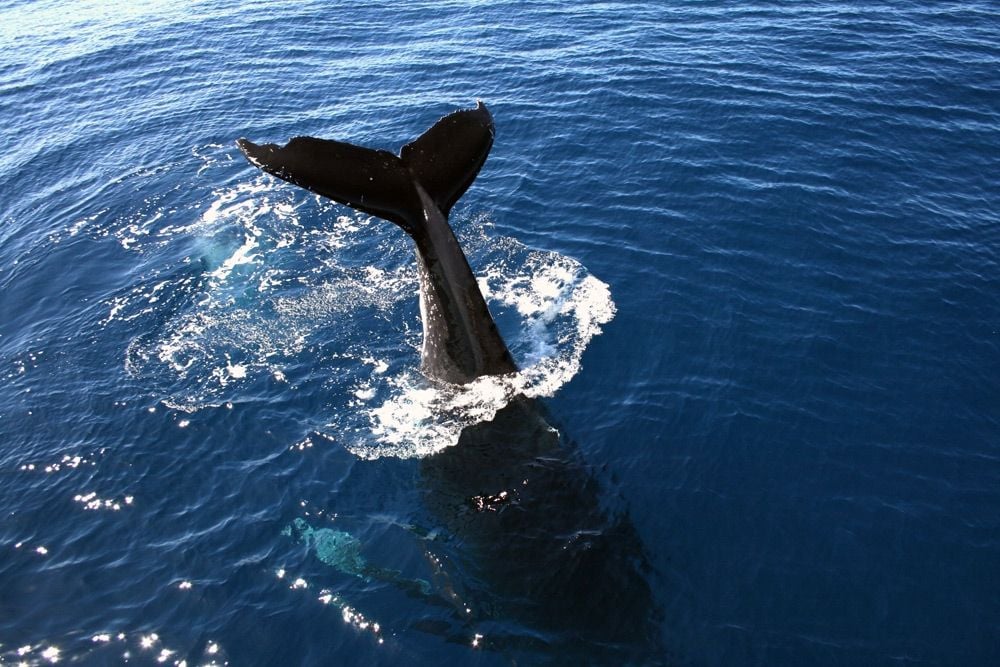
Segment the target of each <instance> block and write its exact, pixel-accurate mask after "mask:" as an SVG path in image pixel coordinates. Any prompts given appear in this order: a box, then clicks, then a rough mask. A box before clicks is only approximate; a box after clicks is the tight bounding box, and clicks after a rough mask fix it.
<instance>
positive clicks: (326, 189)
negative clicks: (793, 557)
mask: <svg viewBox="0 0 1000 667" xmlns="http://www.w3.org/2000/svg"><path fill="white" fill-rule="evenodd" d="M493 139H494V124H493V118H492V116H491V114H490V112H489V111H488V110H487V108H486V107H485V105H484V104H482V103H481V102H479V103H478V104H477V106H476V108H474V109H463V110H459V111H455V112H453V113H450V114H448V115H446V116H444V117H443V118H441V119H440V120H438V121H437V122H436V123H435V124H434V125H433V126H432V127H431V128H430V129H429V130H427V131H426V132H425V133H423V134H422V135H421V136H420V137H418V138H417V139H416V140H414V141H412V142H411V143H409V144H407V145H405V146H404V147H403V148H402V149H401V151H400V153H399V155H395V154H393V153H390V152H388V151H383V150H374V149H369V148H364V147H361V146H356V145H353V144H348V143H344V142H340V141H332V140H328V139H318V138H313V137H296V138H294V139H291V140H290V141H289V142H288V143H287V144H286V145H284V146H277V145H275V144H264V145H257V144H254V143H252V142H250V141H248V140H246V139H239V140H238V141H237V144H238V146H239V148H240V150H241V151H242V152H243V154H244V155H245V156H246V157H247V159H248V160H249V161H250V162H251V163H252V164H254V165H255V166H257V167H259V168H260V169H262V170H264V171H265V172H267V173H270V174H272V175H274V176H277V177H278V178H280V179H283V180H285V181H288V182H291V183H293V184H295V185H297V186H300V187H303V188H306V189H308V190H310V191H312V192H315V193H317V194H319V195H321V196H323V197H327V198H329V199H332V200H334V201H336V202H339V203H341V204H345V205H347V206H349V207H351V208H354V209H356V210H358V211H361V212H364V213H367V214H370V215H374V216H377V217H379V218H383V219H385V220H388V221H390V222H393V223H395V224H396V225H398V226H399V227H400V228H401V229H402V230H403V231H404V232H406V234H408V235H409V236H410V237H411V238H412V239H413V241H414V243H415V246H416V256H417V268H418V271H419V277H420V281H419V282H420V291H419V298H420V312H421V319H422V323H423V345H422V348H421V371H422V372H423V374H424V375H426V376H427V377H428V378H429V379H430V380H431V381H432V382H438V383H448V384H452V385H461V384H465V383H468V382H471V381H472V380H474V379H476V378H477V377H480V376H483V375H503V374H510V373H516V372H517V370H518V369H517V365H516V364H515V362H514V360H513V358H512V357H511V354H510V352H509V351H508V349H507V345H506V344H505V342H504V340H503V338H502V336H501V335H500V332H499V331H498V329H497V326H496V324H495V323H494V321H493V318H492V316H491V315H490V311H489V308H488V307H487V305H486V301H485V299H484V298H483V295H482V293H481V292H480V290H479V286H478V283H477V281H476V278H475V274H474V273H473V271H472V269H471V267H470V265H469V262H468V260H467V259H466V256H465V254H464V252H463V251H462V248H461V246H460V245H459V243H458V240H457V239H456V237H455V234H454V232H453V231H452V229H451V227H450V225H449V223H448V213H449V211H450V210H451V208H452V207H453V206H454V204H455V203H456V202H457V201H458V199H459V198H460V197H461V196H462V195H463V194H464V193H465V191H466V190H467V189H468V188H469V186H470V185H471V184H472V182H473V180H474V179H475V178H476V176H477V175H478V173H479V170H480V168H481V167H482V165H483V163H484V162H485V160H486V157H487V156H488V154H489V151H490V148H491V147H492V145H493ZM420 476H421V480H422V482H423V487H422V495H423V498H424V504H425V506H426V509H427V510H428V511H429V512H430V513H431V514H432V515H433V517H435V520H436V521H437V522H438V523H439V524H440V526H439V527H440V528H441V529H442V531H443V532H444V533H445V534H446V535H447V538H446V540H445V541H446V542H447V544H448V545H449V548H453V549H454V551H453V553H452V554H451V556H452V557H451V558H450V559H447V560H449V561H452V562H453V561H458V562H453V564H454V567H455V571H453V572H450V573H444V572H440V573H439V574H438V575H436V576H435V584H436V588H437V589H438V590H437V593H435V595H436V596H437V597H438V598H439V599H440V600H443V601H445V602H446V603H447V604H449V605H451V606H452V607H454V614H453V615H452V618H453V621H454V622H453V623H452V624H451V625H450V627H449V628H437V629H435V630H434V632H435V633H438V634H441V635H443V636H445V637H447V638H448V639H449V640H454V641H468V640H469V638H470V637H475V641H474V642H473V643H474V645H476V646H479V647H486V648H492V649H493V650H496V651H499V652H501V653H503V654H508V653H510V652H513V653H514V654H517V653H518V652H519V651H522V650H527V651H530V652H536V651H542V652H544V653H546V654H548V655H549V657H550V659H555V660H556V661H557V662H558V661H561V660H569V659H572V658H571V656H574V655H575V656H576V657H577V659H578V660H584V661H585V662H588V663H594V662H608V663H613V664H623V662H624V663H641V664H656V663H659V662H660V657H661V654H660V650H659V648H658V646H659V643H660V642H659V637H658V630H657V625H658V623H657V617H658V615H659V612H658V610H657V605H656V603H655V601H654V596H653V594H652V590H651V587H650V584H649V581H648V580H649V577H650V576H651V573H652V572H651V567H650V564H649V561H648V557H647V555H646V553H645V551H644V548H643V545H642V543H641V540H640V539H639V537H638V534H637V532H636V530H635V528H634V527H633V525H632V524H631V521H630V520H629V518H628V515H627V511H625V510H624V509H620V508H619V509H614V508H613V506H614V505H615V503H614V501H613V499H610V501H609V498H608V495H609V494H606V493H602V490H601V486H602V484H601V482H600V479H599V478H600V475H598V474H596V472H595V471H594V470H592V469H591V467H590V466H588V464H587V463H586V462H585V461H584V460H583V458H582V457H581V456H580V454H579V452H578V450H577V448H576V447H575V446H573V445H572V443H570V442H567V441H566V440H565V438H564V437H563V436H562V435H561V434H560V432H559V431H558V430H556V429H555V428H553V427H552V426H550V424H549V419H548V418H547V416H546V414H545V409H544V407H543V406H542V405H540V404H539V403H538V402H537V401H535V400H532V399H528V398H525V397H523V396H518V397H516V398H514V399H513V400H511V402H510V403H509V404H508V405H507V406H506V407H504V408H503V409H501V410H500V411H499V412H498V413H497V414H496V416H495V417H494V418H493V419H492V420H491V421H488V422H483V423H479V424H475V425H473V426H469V427H466V428H465V429H464V430H463V431H462V434H461V436H460V438H459V440H458V443H457V444H455V445H454V446H451V447H447V448H445V449H444V450H442V451H441V452H438V453H436V454H433V455H431V456H427V457H425V458H423V459H422V460H421V463H420ZM436 542H437V543H441V540H440V539H438V540H434V541H430V542H429V543H428V549H434V548H435V543H436ZM432 560H433V561H434V562H440V561H441V559H438V558H434V559H432ZM355 574H357V572H355Z"/></svg>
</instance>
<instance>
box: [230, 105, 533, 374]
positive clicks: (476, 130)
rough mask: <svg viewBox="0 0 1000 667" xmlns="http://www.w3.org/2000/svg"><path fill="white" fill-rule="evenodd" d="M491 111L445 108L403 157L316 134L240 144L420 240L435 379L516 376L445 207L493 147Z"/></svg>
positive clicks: (428, 359) (272, 166)
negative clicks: (279, 142)
mask: <svg viewBox="0 0 1000 667" xmlns="http://www.w3.org/2000/svg"><path fill="white" fill-rule="evenodd" d="M493 137H494V126H493V117H492V115H491V114H490V112H489V110H488V109H487V108H486V105H484V104H483V103H482V102H479V103H478V104H477V105H476V108H474V109H463V110H459V111H455V112H453V113H450V114H448V115H446V116H444V117H443V118H441V119H440V120H438V121H437V122H436V123H434V125H433V126H432V127H431V128H430V129H429V130H427V131H426V132H424V133H423V134H422V135H421V136H420V137H418V138H417V139H416V140H414V141H412V142H410V143H408V144H406V145H405V146H403V147H402V149H401V150H400V152H399V155H395V154H393V153H390V152H389V151H385V150H375V149H371V148H365V147H362V146H357V145H354V144H349V143H345V142H341V141H334V140H330V139H318V138H315V137H295V138H293V139H291V140H290V141H289V142H288V143H286V144H285V145H284V146H277V145H275V144H264V145H257V144H255V143H253V142H251V141H249V140H247V139H245V138H241V139H238V140H237V142H236V144H237V145H238V146H239V148H240V150H241V151H242V152H243V154H244V155H245V156H246V158H247V159H248V160H249V161H250V162H251V163H252V164H254V165H256V166H257V167H259V168H261V169H263V170H264V171H265V172H267V173H269V174H272V175H274V176H277V177H278V178H280V179H283V180H285V181H288V182H290V183H293V184H295V185H298V186H300V187H303V188H305V189H307V190H310V191H312V192H315V193H316V194H318V195H321V196H323V197H326V198H328V199H332V200H334V201H336V202H339V203H341V204H344V205H347V206H350V207H351V208H354V209H356V210H358V211H361V212H363V213H368V214H370V215H374V216H376V217H379V218H382V219H384V220H388V221H390V222H393V223H395V224H396V225H398V226H399V227H400V228H401V229H402V230H403V231H404V232H406V233H407V234H408V235H409V236H410V238H412V239H413V241H414V244H415V245H416V254H417V267H418V268H417V270H418V272H419V278H420V314H421V321H422V322H423V345H422V347H421V353H420V368H421V371H422V372H423V374H424V375H426V376H427V377H428V378H430V379H432V380H437V381H441V382H446V383H450V384H466V383H468V382H471V381H472V380H475V379H476V378H478V377H480V376H483V375H504V374H507V373H515V372H517V366H516V365H515V363H514V360H513V358H512V357H511V354H510V351H509V350H508V349H507V344H506V343H505V342H504V339H503V337H502V336H501V335H500V331H499V330H498V329H497V325H496V322H494V320H493V316H492V315H491V314H490V310H489V308H488V307H487V305H486V300H485V299H484V298H483V295H482V292H481V291H480V289H479V284H478V283H477V282H476V276H475V274H474V273H473V272H472V268H471V267H470V266H469V261H468V259H467V258H466V256H465V253H464V252H463V251H462V247H461V246H460V245H459V243H458V239H456V238H455V233H454V232H453V231H452V228H451V226H450V225H449V224H448V213H449V212H450V211H451V208H452V207H453V206H454V205H455V202H457V201H458V199H459V198H460V197H461V196H462V195H463V194H464V193H465V191H466V190H467V189H468V187H469V186H470V185H471V184H472V181H473V180H475V178H476V176H477V175H478V173H479V170H480V168H481V167H482V165H483V163H484V162H485V161H486V157H487V156H488V155H489V152H490V148H491V147H492V146H493Z"/></svg>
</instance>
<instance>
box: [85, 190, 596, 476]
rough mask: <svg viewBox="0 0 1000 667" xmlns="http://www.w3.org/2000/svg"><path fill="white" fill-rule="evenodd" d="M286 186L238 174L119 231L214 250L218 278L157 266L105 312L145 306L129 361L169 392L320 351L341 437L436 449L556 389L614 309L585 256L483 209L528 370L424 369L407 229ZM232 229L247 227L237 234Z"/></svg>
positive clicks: (253, 375)
mask: <svg viewBox="0 0 1000 667" xmlns="http://www.w3.org/2000/svg"><path fill="white" fill-rule="evenodd" d="M275 197H276V195H275V192H274V190H273V185H272V184H270V183H269V182H268V181H266V180H259V181H255V182H252V183H245V184H240V185H237V186H235V187H232V188H229V189H224V190H220V191H218V192H216V193H213V196H212V199H211V200H210V201H208V202H207V203H206V204H205V206H204V208H203V209H202V211H201V213H200V215H198V216H197V217H196V218H195V220H194V221H193V222H188V223H186V224H185V223H183V222H182V223H180V224H174V225H173V226H165V227H163V228H162V229H159V231H156V230H153V229H152V228H151V227H150V225H149V219H146V220H144V221H142V222H141V223H134V222H132V223H129V225H134V226H135V229H132V228H131V227H130V226H127V227H126V231H123V232H121V233H120V234H119V238H120V239H123V240H124V239H127V240H128V244H129V246H130V247H136V248H137V249H139V250H141V249H142V247H143V246H142V243H143V239H144V238H149V235H150V234H153V235H156V236H159V237H161V238H162V237H164V236H173V235H189V236H191V237H193V238H192V240H193V241H194V242H195V245H200V246H201V247H202V248H203V249H204V251H205V256H204V257H207V258H208V259H207V261H208V262H209V264H211V265H214V266H215V268H214V269H211V270H209V271H206V272H205V273H204V274H203V276H204V277H207V278H208V280H204V279H203V278H202V276H199V275H192V272H191V271H186V272H179V274H178V275H177V276H176V277H169V276H168V275H155V274H154V275H153V276H152V277H151V278H150V279H149V280H148V281H147V282H146V283H145V284H143V285H139V286H137V287H135V288H133V289H132V291H131V292H130V293H129V294H127V295H124V296H122V295H116V296H114V297H112V298H110V299H109V300H108V302H107V307H108V316H107V319H106V320H105V322H104V323H103V324H105V325H106V324H108V323H110V322H112V321H130V320H138V321H139V323H140V326H138V327H137V328H139V329H141V330H143V331H144V332H146V333H145V334H144V335H143V336H141V337H138V338H136V339H135V340H133V341H132V342H131V344H130V345H129V349H128V352H127V355H126V363H125V366H126V369H127V370H128V372H129V373H130V374H132V375H133V376H134V377H137V378H143V379H145V380H146V381H147V382H149V383H151V384H152V385H153V386H155V387H157V388H158V390H159V391H161V400H162V402H163V404H164V405H165V406H167V407H170V408H173V409H178V410H181V411H183V412H188V413H190V412H195V411H197V410H200V409H205V408H214V407H217V406H224V405H226V404H229V403H231V402H232V399H233V397H234V396H235V395H237V394H238V392H239V391H241V390H242V389H241V388H242V387H243V386H244V385H245V384H246V383H248V382H252V381H254V380H255V379H258V378H262V377H270V378H273V380H274V381H276V382H278V383H281V384H285V383H288V382H289V380H288V378H286V375H285V374H286V369H288V368H291V367H293V366H299V365H301V364H302V363H303V362H307V363H308V364H309V365H310V366H311V367H312V368H313V369H314V370H313V371H312V372H313V373H316V374H319V375H321V376H322V375H323V374H326V375H328V376H329V381H328V382H327V383H326V385H325V386H324V391H325V392H328V393H329V398H328V403H327V406H328V407H327V410H328V412H327V414H326V415H324V414H322V413H321V414H317V416H316V419H317V424H324V423H325V424H326V426H325V427H323V428H320V429H318V430H320V431H327V432H328V433H329V434H330V437H332V438H333V440H334V442H336V443H337V445H336V446H345V447H347V448H348V449H349V450H350V451H352V452H353V453H355V454H356V455H358V456H360V457H364V458H377V457H381V456H399V457H413V456H423V455H426V454H429V453H431V452H435V451H439V450H440V449H442V448H444V447H447V446H449V445H451V444H454V443H455V442H456V441H457V439H458V436H459V434H460V433H461V431H462V429H463V428H464V427H466V426H468V425H470V424H473V423H476V422H479V421H483V420H488V419H490V418H492V417H493V416H494V415H495V414H496V412H497V411H498V410H499V409H500V408H502V407H503V406H504V405H506V403H507V402H509V401H510V399H511V398H512V397H513V396H515V395H518V394H524V395H527V396H531V397H538V396H550V395H552V394H554V393H555V392H556V391H558V390H559V388H560V387H562V386H563V385H565V384H566V382H568V381H569V380H570V379H571V378H572V377H574V376H575V375H576V374H577V373H578V372H579V371H580V365H581V359H582V355H583V352H584V350H585V349H586V347H587V345H588V344H589V342H590V340H591V339H592V338H593V337H594V336H595V335H597V334H599V333H600V331H601V327H602V326H603V325H604V324H606V323H607V322H608V321H610V320H611V319H612V318H613V316H614V313H615V307H614V302H613V301H612V299H611V294H610V290H609V288H608V286H607V285H606V284H605V283H603V282H601V281H600V280H598V279H596V278H595V277H593V276H591V275H590V274H589V273H588V272H587V271H586V269H585V268H584V267H583V266H581V265H580V264H579V262H577V261H575V260H573V259H571V258H568V257H564V256H562V255H559V254H557V253H551V252H541V251H533V250H530V249H528V248H527V247H525V246H524V245H523V244H521V243H519V242H518V241H516V240H514V239H510V238H503V237H500V238H496V237H493V238H491V237H489V236H487V235H486V234H485V232H484V229H485V228H486V227H487V226H488V225H489V221H488V220H486V219H485V218H480V219H478V220H475V221H473V222H472V223H471V225H472V229H471V231H468V230H466V233H464V234H462V239H463V240H462V242H463V245H465V247H466V249H467V250H468V252H469V255H470V261H471V263H472V265H473V266H474V267H477V268H478V269H479V272H480V278H479V284H480V287H481V289H482V292H483V294H484V296H485V297H486V298H487V300H488V302H489V305H490V309H491V310H492V311H493V312H494V314H495V315H496V316H497V319H498V322H499V324H500V327H501V330H502V331H503V332H504V334H505V336H506V338H507V341H508V344H509V346H510V348H511V351H512V352H513V353H514V355H515V358H516V359H517V361H518V362H519V364H520V366H521V369H522V370H521V371H520V372H519V373H516V374H512V375H509V376H503V377H485V378H480V379H478V380H477V381H475V382H472V383H470V384H468V385H465V386H462V387H447V386H444V387H442V386H438V385H434V384H432V383H430V382H428V381H427V380H426V379H425V378H423V377H422V376H421V375H420V374H419V372H418V371H417V367H418V364H419V353H418V350H419V347H420V339H421V329H420V325H419V321H418V319H417V317H418V315H417V311H418V307H417V297H416V294H417V277H416V270H415V267H414V261H413V254H412V244H411V243H410V242H409V240H408V239H406V238H405V236H403V235H402V234H400V233H399V231H398V230H397V229H395V228H393V227H392V226H391V225H389V224H387V223H383V222H382V221H374V220H373V219H372V218H369V217H367V216H363V215H354V216H339V217H336V218H334V219H333V221H332V223H331V224H328V225H326V226H324V227H323V228H315V227H313V224H314V223H311V224H310V225H309V226H306V225H303V224H302V222H300V221H299V219H298V210H297V206H296V205H294V200H292V199H290V198H287V199H285V200H279V199H277V198H275ZM278 197H280V195H278ZM289 197H291V195H289ZM272 198H275V199H274V200H273V201H272ZM309 206H310V209H311V211H310V215H322V214H323V213H326V212H328V211H329V212H334V211H339V210H340V209H336V208H334V207H333V206H332V205H330V204H329V203H327V202H324V201H322V200H317V201H316V202H310V203H309ZM314 206H318V207H319V209H320V211H319V213H317V212H316V210H315V208H313V207H314ZM154 216H155V214H154ZM330 217H333V216H330ZM459 224H460V225H461V224H462V223H461V222H460V223H459ZM464 224H465V226H466V227H468V226H469V225H470V223H468V222H466V223H464ZM233 231H236V232H237V233H238V234H241V235H242V242H241V243H240V245H239V246H238V247H236V248H235V249H234V248H233V247H232V246H233V240H232V239H233V236H232V232H233ZM224 232H225V233H224ZM204 257H202V258H201V261H206V260H205V258H204ZM212 257H222V258H223V259H221V261H218V260H216V261H212V259H211V258H212ZM198 259H199V257H197V256H195V257H194V258H192V259H191V260H189V261H188V264H189V266H191V267H192V268H194V267H197V264H196V263H195V261H196V260H198ZM238 267H243V268H242V269H241V270H237V268H238ZM387 323H388V325H387ZM394 335H395V336H398V338H396V339H395V340H393V339H392V336H394ZM376 341H377V343H376ZM320 349H327V350H328V351H327V353H326V356H318V351H319V350H320ZM330 350H334V351H333V352H332V353H331V352H330ZM387 350H397V351H396V352H392V353H389V354H387ZM302 355H313V356H312V357H310V359H304V358H303V357H302ZM234 360H236V361H234ZM390 369H391V370H390ZM286 388H287V385H286ZM276 390H277V389H276ZM179 425H180V424H179ZM184 425H186V421H185V424H184Z"/></svg>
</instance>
